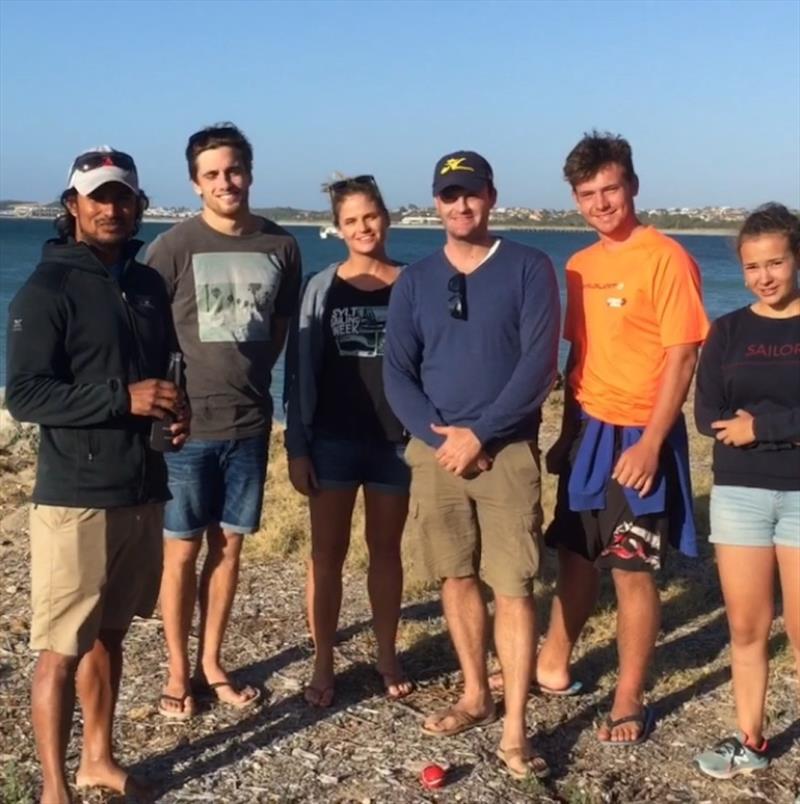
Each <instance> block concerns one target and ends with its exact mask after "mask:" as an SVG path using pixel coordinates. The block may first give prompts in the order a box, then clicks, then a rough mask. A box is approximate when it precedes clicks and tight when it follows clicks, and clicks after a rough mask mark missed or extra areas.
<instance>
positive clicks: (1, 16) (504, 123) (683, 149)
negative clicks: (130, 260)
mask: <svg viewBox="0 0 800 804" xmlns="http://www.w3.org/2000/svg"><path fill="white" fill-rule="evenodd" d="M798 37H800V3H798V2H797V1H796V0H758V2H750V1H749V0H735V1H732V2H707V1H706V2H703V0H694V1H692V0H670V1H669V2H638V1H636V0H628V1H623V2H603V0H590V2H582V1H581V0H568V1H566V2H546V1H545V0H542V2H505V0H497V2H458V0H443V1H442V2H426V1H425V0H419V1H418V2H413V0H412V1H410V2H394V1H393V0H373V1H372V2H370V1H369V0H360V1H356V2H350V1H349V0H347V1H346V0H324V1H323V2H303V0H299V1H297V2H291V3H287V2H280V1H279V0H274V1H273V2H256V1H255V0H254V1H253V2H238V1H237V0H229V1H228V2H218V1H217V0H206V1H205V2H193V0H183V1H182V2H171V1H170V0H166V1H165V0H161V1H160V2H145V1H143V2H127V0H116V1H115V2H78V1H77V0H71V1H69V2H67V1H65V0H58V1H57V2H49V0H39V1H38V2H18V1H17V0H0V198H22V199H26V200H28V199H30V200H50V199H52V198H55V197H56V196H57V195H58V193H59V192H60V191H61V190H62V189H63V187H64V185H65V178H66V171H67V167H68V165H69V162H70V160H71V159H72V157H73V156H74V155H75V154H77V153H78V152H79V151H81V150H82V149H84V148H86V147H87V146H91V145H97V144H100V143H109V144H111V145H114V146H115V147H117V148H120V149H123V150H127V151H129V152H130V153H131V154H132V155H133V156H134V158H135V159H136V160H137V163H138V165H139V171H140V176H141V180H142V184H143V186H144V187H145V189H146V190H147V192H148V193H149V195H150V197H151V199H152V201H153V203H156V204H186V205H190V206H195V205H196V204H195V200H194V196H193V194H192V192H191V189H190V186H189V184H188V180H187V176H186V169H185V164H184V162H183V156H182V154H183V148H184V146H185V143H186V139H187V138H188V135H189V134H191V133H192V132H193V131H195V130H197V129H198V128H201V127H203V126H204V125H207V124H209V123H213V122H216V121H219V120H232V121H234V122H235V123H237V124H238V125H239V126H240V127H241V128H242V129H243V130H244V131H245V132H246V134H247V135H248V136H249V138H250V139H251V141H252V143H253V146H254V149H255V170H254V174H255V185H254V187H253V192H252V199H253V201H254V203H255V204H256V205H274V204H290V205H293V206H301V207H314V208H322V207H323V206H324V198H323V196H322V195H321V194H320V193H319V185H320V183H321V182H322V181H324V180H325V178H326V177H327V176H328V175H329V174H330V172H331V171H334V170H339V171H342V172H344V173H347V174H359V173H373V174H374V175H375V176H376V177H377V178H378V181H379V182H380V184H381V186H382V188H383V190H384V194H385V195H386V198H387V201H388V202H389V204H390V205H392V206H397V205H400V204H407V203H417V204H427V203H428V202H429V198H430V181H431V173H432V169H433V164H434V162H435V160H436V159H437V158H438V157H439V156H441V155H442V154H443V153H445V152H447V151H450V150H455V149H458V148H473V149H476V150H479V151H481V152H482V153H483V154H484V155H485V156H486V157H487V158H489V160H490V161H491V162H492V163H493V165H494V168H495V173H496V177H497V183H498V187H499V193H500V204H501V205H525V206H534V207H556V208H565V207H568V206H570V203H571V202H570V198H569V193H568V188H567V186H566V185H565V184H564V182H563V180H562V178H561V166H562V164H563V161H564V157H565V156H566V154H567V152H568V151H569V149H570V148H571V147H572V146H573V145H574V144H575V142H577V140H578V139H579V138H580V136H581V134H582V132H584V131H585V130H587V129H590V128H592V127H598V128H601V129H610V130H613V131H615V132H620V133H622V134H624V135H625V136H626V137H628V139H629V140H630V142H631V144H632V146H633V149H634V158H635V162H636V167H637V171H638V173H639V175H640V178H641V187H642V189H641V192H640V197H639V203H640V206H643V207H651V206H684V205H686V206H700V205H706V204H730V205H737V206H738V205H745V206H752V205H755V204H757V203H760V202H762V201H765V200H769V199H774V200H779V201H782V202H784V203H787V204H790V205H793V206H795V207H798V206H800V48H798Z"/></svg>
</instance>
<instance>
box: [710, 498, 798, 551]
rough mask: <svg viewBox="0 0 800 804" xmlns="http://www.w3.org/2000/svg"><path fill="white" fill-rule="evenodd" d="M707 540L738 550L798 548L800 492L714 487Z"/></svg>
mask: <svg viewBox="0 0 800 804" xmlns="http://www.w3.org/2000/svg"><path fill="white" fill-rule="evenodd" d="M710 541H711V542H713V543H714V544H729V545H734V546H741V547H773V546H775V545H781V546H782V547H797V548H800V491H772V490H770V489H751V488H747V487H744V486H714V487H713V488H712V489H711V539H710Z"/></svg>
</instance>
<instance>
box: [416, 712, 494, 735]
mask: <svg viewBox="0 0 800 804" xmlns="http://www.w3.org/2000/svg"><path fill="white" fill-rule="evenodd" d="M431 717H435V718H436V719H437V721H439V722H441V721H442V720H444V719H445V718H446V717H451V718H453V720H454V721H455V724H454V725H453V726H451V727H450V728H449V729H431V728H428V727H426V726H425V724H424V723H423V724H422V725H421V726H420V729H421V730H422V733H423V734H428V735H430V736H431V737H452V736H453V735H454V734H461V732H463V731H469V730H470V729H476V728H478V727H479V726H488V725H489V724H490V723H494V722H495V721H496V720H497V709H495V708H494V707H492V711H491V712H490V713H489V714H488V715H485V716H484V717H481V716H480V715H471V714H470V713H469V712H465V711H464V710H463V709H456V708H455V707H454V706H448V707H447V708H446V709H440V710H439V711H438V712H434V713H433V715H431Z"/></svg>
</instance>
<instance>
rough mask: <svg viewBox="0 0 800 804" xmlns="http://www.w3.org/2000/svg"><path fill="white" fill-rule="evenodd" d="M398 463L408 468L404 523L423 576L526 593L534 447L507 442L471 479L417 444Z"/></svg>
mask: <svg viewBox="0 0 800 804" xmlns="http://www.w3.org/2000/svg"><path fill="white" fill-rule="evenodd" d="M405 457H406V462H407V463H408V465H409V466H410V467H411V506H410V519H411V524H412V528H413V530H414V531H415V533H414V538H416V540H417V548H418V557H419V560H420V561H421V563H422V564H423V567H424V568H425V570H426V571H427V573H428V575H429V577H431V576H432V577H435V578H440V579H441V578H465V577H468V576H470V575H481V576H482V577H483V579H484V580H485V581H486V583H487V584H488V585H489V586H491V587H492V589H493V590H494V591H495V593H496V594H500V595H505V596H507V597H526V596H528V595H530V594H532V593H533V581H534V578H535V577H536V575H537V573H538V571H539V558H540V549H541V539H542V535H541V534H542V507H541V473H540V468H539V449H538V447H537V446H536V444H534V443H532V442H528V441H520V442H516V443H513V444H508V445H507V446H505V447H503V449H501V450H500V452H498V453H497V455H496V456H495V459H494V463H493V465H492V468H491V469H490V470H489V471H487V472H481V473H480V474H478V475H477V476H476V477H474V478H471V479H467V478H463V477H458V476H456V475H454V474H452V473H451V472H448V471H446V470H445V469H442V467H441V466H439V463H438V462H437V460H436V457H435V451H434V450H433V449H432V448H431V447H429V446H428V445H427V444H426V443H425V442H424V441H421V440H419V439H417V438H412V439H411V441H410V442H409V443H408V446H407V447H406V454H405Z"/></svg>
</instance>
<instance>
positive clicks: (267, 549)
mask: <svg viewBox="0 0 800 804" xmlns="http://www.w3.org/2000/svg"><path fill="white" fill-rule="evenodd" d="M562 404H563V395H562V393H561V392H560V391H556V392H554V393H553V394H552V395H551V396H550V398H549V399H548V401H547V403H546V404H545V406H544V409H543V415H544V422H543V426H542V431H541V437H540V441H541V447H542V451H543V453H544V451H546V449H547V448H548V447H549V445H550V444H551V443H552V442H553V440H554V439H555V437H556V435H557V431H558V427H559V425H560V417H561V406H562ZM687 410H691V398H690V401H689V403H687ZM687 419H688V420H689V438H690V455H691V463H692V479H693V486H694V498H695V519H696V522H697V526H698V532H699V534H700V540H701V546H702V547H701V549H702V557H701V559H700V560H699V561H688V560H685V559H682V558H680V557H675V556H672V557H671V558H670V560H669V563H668V566H667V569H666V571H665V572H664V574H663V577H662V578H661V584H662V600H663V603H664V627H665V631H668V632H676V633H683V630H686V629H688V630H689V631H690V632H691V631H692V630H693V629H694V630H698V631H699V630H703V629H710V632H714V633H716V631H718V630H720V629H722V630H724V629H725V624H724V621H723V620H724V618H723V619H722V620H721V619H720V617H721V614H722V609H721V593H720V589H719V581H718V578H717V573H716V566H715V564H714V561H713V553H712V552H711V550H710V549H709V547H708V545H707V540H706V536H707V534H708V530H709V526H708V503H709V493H710V490H711V484H712V476H711V445H712V442H711V440H710V439H708V438H706V437H705V436H701V435H700V434H699V433H697V432H696V430H695V429H694V426H693V424H692V423H691V416H687ZM555 493H556V479H555V478H554V477H553V476H551V475H548V474H546V473H545V474H544V476H543V479H542V507H543V509H544V515H545V523H547V522H549V521H550V519H551V518H552V514H553V509H554V505H555ZM363 532H364V505H363V497H362V495H361V494H359V496H358V499H357V501H356V508H355V512H354V515H353V531H352V533H353V536H352V541H351V545H350V553H349V555H348V565H347V566H348V569H349V570H350V571H355V572H361V571H365V570H366V567H367V562H368V557H367V550H366V545H365V542H364V537H363ZM413 540H414V534H413V533H412V532H411V528H410V526H407V528H406V532H405V534H404V539H403V541H404V548H403V552H404V564H405V567H406V588H405V598H406V600H407V601H419V600H420V599H422V598H423V597H425V596H426V595H427V596H430V593H431V591H432V588H433V587H432V584H431V581H430V579H429V578H427V577H426V576H425V575H424V574H423V573H421V572H420V571H419V568H418V567H416V566H415V564H414V556H413V553H414V550H413ZM245 544H246V548H245V560H248V561H258V560H259V559H262V560H263V559H274V558H281V559H287V560H296V561H305V560H306V558H307V555H308V551H309V544H310V538H309V518H308V507H307V504H306V500H305V498H303V497H302V496H301V495H299V494H298V493H297V492H295V491H294V489H293V488H292V486H291V484H290V483H289V479H288V472H287V468H286V456H285V452H284V450H283V430H282V428H279V427H277V428H276V431H275V433H274V434H273V447H272V454H271V456H270V465H269V473H268V479H267V492H266V501H265V506H264V515H263V519H262V526H261V529H260V530H259V532H258V533H257V534H255V535H254V536H253V537H251V538H249V539H248V540H247V541H246V543H245ZM554 577H555V563H554V560H553V557H552V556H551V555H548V556H547V557H546V559H545V563H544V568H543V573H542V582H541V583H540V585H539V589H538V590H537V610H538V613H539V621H540V622H542V623H546V621H547V612H548V610H549V601H550V597H551V595H552V591H553V581H554ZM432 622H433V621H432ZM709 623H713V624H714V627H713V628H710V626H709ZM781 625H782V624H781V623H780V622H778V623H776V631H779V630H780V627H781ZM431 627H432V625H429V624H426V622H425V621H414V622H411V623H405V624H403V625H402V626H401V631H400V635H399V639H400V644H401V647H402V648H410V647H412V646H414V645H415V644H417V643H419V642H421V641H423V640H425V639H430V637H431V636H432V632H431ZM615 632H616V608H615V605H614V597H613V592H612V590H611V588H610V586H609V584H608V581H607V579H606V581H605V582H604V588H603V592H602V594H601V599H600V605H599V606H598V610H597V612H596V613H595V615H594V616H593V617H592V619H591V620H590V621H589V623H588V624H587V627H586V630H585V632H584V635H583V638H582V640H581V642H582V651H583V652H586V653H589V652H592V651H593V650H594V649H595V648H598V647H602V646H609V645H610V644H611V643H612V640H613V638H614V634H615ZM715 639H716V637H715ZM772 644H773V662H774V664H773V667H774V668H775V669H777V670H779V671H786V672H790V671H791V669H792V667H793V666H794V657H793V656H792V652H791V650H790V648H789V646H788V643H787V640H786V639H785V638H783V637H782V636H776V638H775V639H774V640H773V643H772ZM726 652H727V651H726ZM605 654H606V652H605V651H604V655H605ZM609 658H611V657H610V656H609ZM614 664H615V659H613V660H612V661H611V663H610V665H609V668H608V669H609V670H610V669H611V667H612V666H613V665H614ZM661 664H662V662H661V661H660V657H659V656H657V657H656V663H655V667H654V674H655V675H656V676H660V677H661V681H660V682H659V691H660V692H666V693H668V692H670V691H671V690H673V689H679V688H684V687H686V686H687V685H689V684H692V683H696V682H697V681H698V680H699V678H700V676H701V674H702V672H703V671H704V668H703V667H688V668H685V669H684V668H681V667H674V666H672V665H671V663H670V664H669V668H668V673H666V674H664V673H663V672H662V670H665V669H667V668H666V667H661V666H660V665H661Z"/></svg>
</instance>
